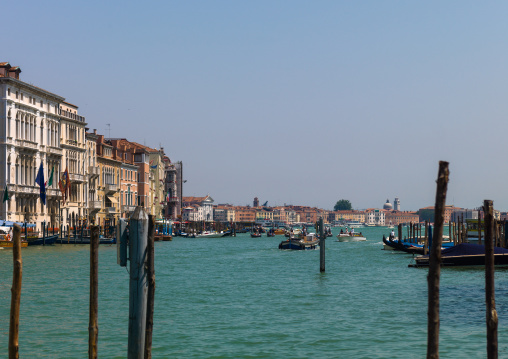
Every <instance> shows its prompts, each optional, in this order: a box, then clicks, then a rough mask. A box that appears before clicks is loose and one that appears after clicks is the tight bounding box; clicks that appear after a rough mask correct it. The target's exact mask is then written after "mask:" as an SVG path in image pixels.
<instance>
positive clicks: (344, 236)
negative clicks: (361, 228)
mask: <svg viewBox="0 0 508 359" xmlns="http://www.w3.org/2000/svg"><path fill="white" fill-rule="evenodd" d="M337 239H338V241H339V242H362V241H366V240H367V238H365V237H364V236H363V235H362V232H359V233H355V232H351V233H339V234H337Z"/></svg>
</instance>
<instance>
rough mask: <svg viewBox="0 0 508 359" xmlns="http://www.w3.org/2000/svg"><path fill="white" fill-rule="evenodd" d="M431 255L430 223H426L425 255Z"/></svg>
mask: <svg viewBox="0 0 508 359" xmlns="http://www.w3.org/2000/svg"><path fill="white" fill-rule="evenodd" d="M428 253H429V222H428V221H425V239H424V241H423V255H427V254H428Z"/></svg>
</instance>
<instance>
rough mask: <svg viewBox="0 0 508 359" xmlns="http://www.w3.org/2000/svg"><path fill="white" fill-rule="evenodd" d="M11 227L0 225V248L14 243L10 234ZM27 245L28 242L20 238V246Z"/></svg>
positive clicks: (8, 246) (9, 246)
mask: <svg viewBox="0 0 508 359" xmlns="http://www.w3.org/2000/svg"><path fill="white" fill-rule="evenodd" d="M11 232H12V227H0V248H12V247H13V245H14V242H13V240H12V239H13V238H12V235H11ZM27 246H28V242H27V241H25V240H24V239H23V238H22V239H21V248H25V247H27Z"/></svg>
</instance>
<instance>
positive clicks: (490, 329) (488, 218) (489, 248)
mask: <svg viewBox="0 0 508 359" xmlns="http://www.w3.org/2000/svg"><path fill="white" fill-rule="evenodd" d="M483 203H484V204H483V212H484V213H485V219H484V221H485V303H486V306H487V310H486V316H487V318H486V320H487V358H488V359H496V358H497V357H498V350H497V324H498V318H497V311H496V298H495V292H494V238H493V237H494V228H495V227H494V223H495V221H494V205H493V202H492V201H490V200H485V201H484V202H483Z"/></svg>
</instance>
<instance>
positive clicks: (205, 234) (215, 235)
mask: <svg viewBox="0 0 508 359" xmlns="http://www.w3.org/2000/svg"><path fill="white" fill-rule="evenodd" d="M223 236H224V232H215V231H211V232H209V231H204V232H201V233H200V234H196V238H219V237H223Z"/></svg>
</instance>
